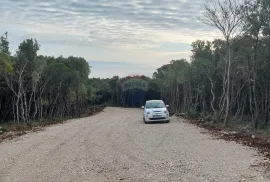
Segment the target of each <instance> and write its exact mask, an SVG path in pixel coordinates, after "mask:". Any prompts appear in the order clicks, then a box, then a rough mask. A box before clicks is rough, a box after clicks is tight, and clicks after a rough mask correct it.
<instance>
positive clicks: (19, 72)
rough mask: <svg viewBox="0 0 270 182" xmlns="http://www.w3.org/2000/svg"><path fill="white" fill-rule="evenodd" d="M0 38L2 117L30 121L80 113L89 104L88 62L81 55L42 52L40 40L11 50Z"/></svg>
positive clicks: (0, 106) (3, 37)
mask: <svg viewBox="0 0 270 182" xmlns="http://www.w3.org/2000/svg"><path fill="white" fill-rule="evenodd" d="M8 46H9V43H8V37H7V33H6V34H5V35H4V36H2V37H1V39H0V71H1V74H0V111H1V112H0V119H1V121H7V120H15V121H16V122H26V123H29V122H30V121H31V120H37V119H40V118H54V117H63V116H78V115H80V114H81V113H82V112H83V111H84V109H85V108H86V107H87V98H88V97H87V96H88V95H87V87H86V84H87V81H88V75H89V73H90V68H89V65H88V63H87V62H86V61H85V60H84V59H83V58H77V57H72V56H71V57H68V58H63V57H58V58H54V57H46V56H38V55H37V52H38V50H39V48H40V46H39V44H38V43H37V41H36V40H33V39H27V40H25V41H23V42H22V43H21V44H20V45H19V47H18V50H17V52H16V54H15V55H13V56H11V55H10V52H9V47H8Z"/></svg>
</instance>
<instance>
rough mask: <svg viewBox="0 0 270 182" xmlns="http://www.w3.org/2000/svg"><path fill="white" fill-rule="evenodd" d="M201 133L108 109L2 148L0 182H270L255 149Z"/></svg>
mask: <svg viewBox="0 0 270 182" xmlns="http://www.w3.org/2000/svg"><path fill="white" fill-rule="evenodd" d="M202 131H203V129H199V128H197V127H196V126H194V125H191V124H187V123H183V122H182V121H181V120H179V119H178V118H172V120H171V123H169V124H144V123H143V121H142V110H139V109H120V108H106V109H105V110H104V112H102V113H100V114H98V115H95V116H93V117H89V118H83V119H77V120H70V121H68V122H67V123H66V124H63V125H56V126H52V127H48V128H46V129H45V130H44V131H40V132H37V133H31V134H27V135H24V136H22V137H19V138H16V139H13V140H11V141H6V142H4V143H2V144H0V181H2V182H16V181H19V182H31V181H33V182H39V181H44V182H47V181H50V182H53V181H57V182H58V181H63V182H67V181H80V182H81V181H87V182H88V181H90V182H99V181H102V182H103V181H140V182H141V181H142V182H144V181H192V182H193V181H194V182H196V181H218V182H221V181H226V182H227V181H229V182H234V181H252V182H257V181H258V182H259V181H269V179H268V178H267V176H266V174H264V168H262V167H254V166H256V165H257V164H258V163H259V162H261V161H262V160H263V158H262V157H260V156H259V155H258V153H257V152H256V151H254V150H252V149H250V148H246V147H244V146H241V145H239V144H236V143H234V142H226V141H223V140H217V139H214V138H213V137H212V136H211V135H208V134H205V133H204V132H202Z"/></svg>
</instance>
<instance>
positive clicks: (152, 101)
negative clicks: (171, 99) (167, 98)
mask: <svg viewBox="0 0 270 182" xmlns="http://www.w3.org/2000/svg"><path fill="white" fill-rule="evenodd" d="M146 102H163V101H162V100H148V101H146Z"/></svg>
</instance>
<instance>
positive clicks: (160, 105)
mask: <svg viewBox="0 0 270 182" xmlns="http://www.w3.org/2000/svg"><path fill="white" fill-rule="evenodd" d="M145 107H146V109H152V108H164V107H165V104H164V103H163V102H161V101H151V102H147V103H146V106H145Z"/></svg>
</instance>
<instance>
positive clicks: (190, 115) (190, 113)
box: [186, 110, 201, 119]
mask: <svg viewBox="0 0 270 182" xmlns="http://www.w3.org/2000/svg"><path fill="white" fill-rule="evenodd" d="M186 113H187V116H188V118H191V119H199V118H200V117H201V113H200V112H198V111H195V110H188V111H187V112H186Z"/></svg>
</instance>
